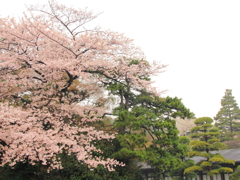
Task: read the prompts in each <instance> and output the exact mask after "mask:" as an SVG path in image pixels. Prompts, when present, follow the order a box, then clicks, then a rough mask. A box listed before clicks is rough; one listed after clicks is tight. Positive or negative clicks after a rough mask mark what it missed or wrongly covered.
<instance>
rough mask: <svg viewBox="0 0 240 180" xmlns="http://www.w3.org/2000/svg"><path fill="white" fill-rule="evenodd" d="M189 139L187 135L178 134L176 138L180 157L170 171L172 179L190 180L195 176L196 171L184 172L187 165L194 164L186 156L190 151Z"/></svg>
mask: <svg viewBox="0 0 240 180" xmlns="http://www.w3.org/2000/svg"><path fill="white" fill-rule="evenodd" d="M190 148H191V147H190V139H189V138H188V137H187V136H180V137H179V139H178V155H177V156H178V157H179V159H180V161H179V163H178V165H177V167H176V168H174V169H173V171H172V172H171V176H172V177H174V180H191V179H193V178H196V173H195V172H192V173H188V174H184V170H185V169H186V168H188V167H191V166H194V165H195V163H194V161H193V160H192V159H189V158H188V153H189V151H190Z"/></svg>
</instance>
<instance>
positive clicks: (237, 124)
mask: <svg viewBox="0 0 240 180" xmlns="http://www.w3.org/2000/svg"><path fill="white" fill-rule="evenodd" d="M221 106H222V107H221V109H220V110H219V112H218V113H217V114H216V116H215V117H214V120H215V121H216V123H215V125H216V127H218V128H219V130H220V131H221V138H220V139H221V141H225V140H230V139H233V137H234V136H235V135H237V134H239V133H240V109H239V107H238V104H237V102H236V100H235V99H234V96H233V95H232V90H231V89H226V92H225V95H224V96H223V98H222V100H221Z"/></svg>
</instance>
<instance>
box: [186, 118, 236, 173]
mask: <svg viewBox="0 0 240 180" xmlns="http://www.w3.org/2000/svg"><path fill="white" fill-rule="evenodd" d="M194 123H195V124H196V127H194V128H192V129H191V133H192V135H191V138H192V139H193V140H192V141H191V142H190V145H191V147H192V151H190V152H189V156H190V157H194V156H201V157H203V159H204V160H202V161H200V162H198V163H197V164H196V165H195V166H192V167H188V168H186V169H185V174H189V173H193V172H202V171H204V170H207V171H208V175H210V176H211V175H213V174H219V173H231V172H233V170H232V169H231V168H229V167H223V166H222V165H223V164H234V163H235V161H233V160H228V159H225V158H224V157H223V156H222V155H220V154H219V153H212V151H218V150H220V149H222V148H223V147H225V144H224V143H221V142H219V136H220V132H219V129H218V128H216V127H214V126H213V119H212V118H210V117H202V118H198V119H196V120H195V122H194ZM200 174H201V173H200Z"/></svg>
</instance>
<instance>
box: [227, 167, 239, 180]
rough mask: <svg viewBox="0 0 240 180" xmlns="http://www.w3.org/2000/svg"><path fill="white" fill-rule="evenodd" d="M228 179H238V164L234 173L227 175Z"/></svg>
mask: <svg viewBox="0 0 240 180" xmlns="http://www.w3.org/2000/svg"><path fill="white" fill-rule="evenodd" d="M229 179H230V180H240V165H239V166H238V167H237V168H236V170H235V171H234V173H232V174H231V175H230V176H229Z"/></svg>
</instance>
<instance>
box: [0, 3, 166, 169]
mask: <svg viewBox="0 0 240 180" xmlns="http://www.w3.org/2000/svg"><path fill="white" fill-rule="evenodd" d="M98 15H99V14H96V13H93V12H92V11H89V10H87V9H84V10H82V9H74V8H69V7H66V6H64V5H61V4H58V3H57V2H56V1H54V0H50V1H49V3H48V4H47V5H36V6H29V7H28V11H27V12H26V13H25V14H24V15H23V17H22V18H21V19H15V18H13V17H8V18H0V24H1V25H0V70H1V71H0V88H1V89H0V128H1V132H0V151H1V152H0V153H1V154H0V155H1V161H0V163H1V165H4V164H5V163H10V165H11V166H14V164H15V163H16V162H24V161H25V160H26V159H28V161H29V162H30V163H31V164H35V163H36V162H40V163H42V164H43V165H48V166H49V169H52V168H62V166H61V163H60V162H61V161H60V160H59V159H57V158H56V155H57V154H59V153H61V152H62V151H63V150H66V151H67V152H68V153H69V154H74V155H76V157H77V159H78V161H79V162H83V163H86V164H88V165H89V167H96V166H97V165H99V164H102V165H103V166H104V167H106V168H108V169H109V170H113V167H114V166H116V165H123V164H122V163H121V162H118V161H116V160H114V159H104V158H101V157H100V156H99V157H96V156H93V155H92V152H93V151H97V152H99V153H101V151H100V150H99V149H97V148H96V147H95V146H94V144H93V143H92V142H93V140H100V139H109V140H110V139H112V138H114V135H113V134H107V133H105V132H103V131H99V130H96V129H95V128H94V127H92V126H89V123H90V122H95V121H99V120H101V119H102V116H103V115H104V113H106V110H107V109H106V108H105V107H103V106H101V107H100V106H99V105H97V104H98V102H99V99H100V98H102V96H104V91H105V90H106V88H105V85H106V83H107V84H108V85H109V83H111V82H117V83H119V84H123V85H124V86H125V87H127V88H130V87H131V88H132V89H133V90H138V91H139V90H141V89H144V90H148V91H149V93H154V94H156V93H157V92H156V91H155V89H154V88H152V81H149V80H148V79H146V78H144V77H149V76H152V75H156V74H157V73H159V72H161V71H162V68H164V67H165V65H161V64H157V63H155V62H154V63H153V64H150V63H149V62H147V61H145V60H143V59H144V58H145V57H144V54H143V52H142V51H141V50H140V49H139V48H138V47H136V46H135V45H134V44H133V41H132V40H131V39H128V38H126V37H125V36H124V35H123V34H119V33H117V32H112V31H104V30H101V29H100V28H96V27H93V28H91V26H90V25H91V22H92V20H94V19H95V18H97V17H98ZM131 59H136V60H138V61H137V62H138V63H130V62H131V61H132V60H131ZM130 85H131V86H130Z"/></svg>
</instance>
